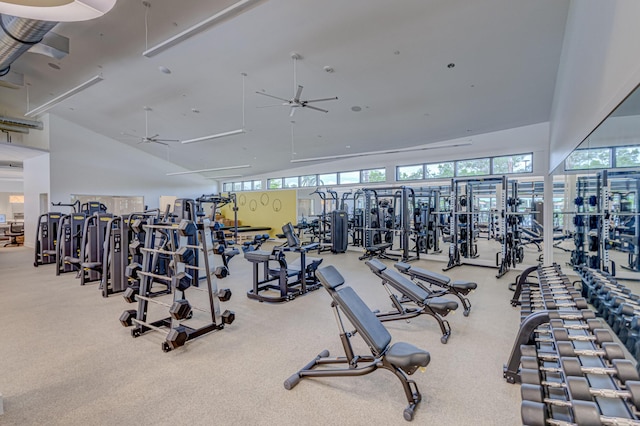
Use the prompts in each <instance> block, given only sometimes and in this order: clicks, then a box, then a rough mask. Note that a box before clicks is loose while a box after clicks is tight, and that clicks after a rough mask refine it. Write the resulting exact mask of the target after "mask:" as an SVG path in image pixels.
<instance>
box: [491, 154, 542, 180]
mask: <svg viewBox="0 0 640 426" xmlns="http://www.w3.org/2000/svg"><path fill="white" fill-rule="evenodd" d="M532 158H533V155H532V154H520V155H507V156H504V157H494V158H493V174H494V175H505V174H509V173H531V172H532V171H533V161H532Z"/></svg>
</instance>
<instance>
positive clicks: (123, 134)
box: [120, 132, 140, 139]
mask: <svg viewBox="0 0 640 426" xmlns="http://www.w3.org/2000/svg"><path fill="white" fill-rule="evenodd" d="M120 135H122V136H127V137H130V138H136V139H140V136H136V135H132V134H131V133H127V132H120Z"/></svg>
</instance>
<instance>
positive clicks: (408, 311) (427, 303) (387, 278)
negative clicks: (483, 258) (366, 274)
mask: <svg viewBox="0 0 640 426" xmlns="http://www.w3.org/2000/svg"><path fill="white" fill-rule="evenodd" d="M365 264H366V265H367V266H368V267H369V269H371V272H373V273H374V274H375V275H376V276H378V277H379V278H380V279H382V285H383V286H384V288H385V289H386V290H387V293H389V297H390V298H391V303H392V304H393V306H394V307H395V308H396V310H395V311H389V312H382V313H376V316H377V317H378V318H380V321H395V320H399V319H405V320H406V319H408V318H413V317H416V316H418V315H421V314H426V315H430V316H432V317H433V318H435V320H436V321H438V325H439V326H440V330H441V331H442V337H441V338H440V341H441V342H442V343H447V341H448V340H449V336H451V326H450V325H449V322H448V321H446V320H444V319H443V318H442V317H444V316H447V315H448V314H449V312H451V311H455V310H456V309H458V303H457V302H454V301H453V300H449V299H446V298H444V297H440V296H438V295H436V294H434V293H431V292H430V291H429V290H425V289H424V288H422V287H419V286H418V285H416V284H415V283H414V282H413V281H411V280H410V279H408V278H406V277H404V276H403V275H402V274H400V273H398V272H397V271H394V270H389V269H387V266H386V265H385V264H384V263H382V262H380V261H379V260H376V259H371V260H368V261H366V262H365ZM389 287H392V288H393V289H394V290H396V291H397V292H399V293H400V294H401V295H402V297H398V296H397V295H396V294H394V293H393V291H391V289H390V288H389ZM406 302H410V303H414V304H416V305H418V308H408V307H406V306H404V303H406Z"/></svg>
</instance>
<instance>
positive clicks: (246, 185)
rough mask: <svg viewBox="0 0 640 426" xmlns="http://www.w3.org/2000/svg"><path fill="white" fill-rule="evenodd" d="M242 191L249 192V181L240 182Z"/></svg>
mask: <svg viewBox="0 0 640 426" xmlns="http://www.w3.org/2000/svg"><path fill="white" fill-rule="evenodd" d="M242 190H243V191H251V181H250V180H247V181H244V182H242Z"/></svg>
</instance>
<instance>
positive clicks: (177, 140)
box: [151, 138, 180, 142]
mask: <svg viewBox="0 0 640 426" xmlns="http://www.w3.org/2000/svg"><path fill="white" fill-rule="evenodd" d="M151 142H180V139H156V138H153V139H151Z"/></svg>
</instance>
